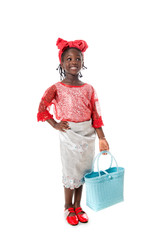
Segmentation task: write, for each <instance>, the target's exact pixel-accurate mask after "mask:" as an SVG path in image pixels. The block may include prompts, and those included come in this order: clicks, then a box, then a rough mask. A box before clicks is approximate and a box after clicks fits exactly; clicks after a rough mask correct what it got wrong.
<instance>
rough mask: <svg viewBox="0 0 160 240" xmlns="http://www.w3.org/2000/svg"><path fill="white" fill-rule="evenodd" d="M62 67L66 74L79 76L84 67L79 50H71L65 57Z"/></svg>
mask: <svg viewBox="0 0 160 240" xmlns="http://www.w3.org/2000/svg"><path fill="white" fill-rule="evenodd" d="M61 66H62V68H63V69H64V70H65V72H66V74H67V73H69V74H71V75H78V73H79V72H80V70H81V68H82V66H83V56H82V53H81V52H80V51H78V50H77V49H72V48H71V49H69V50H68V51H66V53H65V54H64V56H63V60H62V62H61Z"/></svg>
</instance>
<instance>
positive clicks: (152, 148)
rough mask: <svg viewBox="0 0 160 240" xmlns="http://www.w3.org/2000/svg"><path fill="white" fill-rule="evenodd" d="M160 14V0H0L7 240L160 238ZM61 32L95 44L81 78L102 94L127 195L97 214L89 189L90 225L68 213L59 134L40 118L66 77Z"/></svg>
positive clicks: (2, 233)
mask: <svg viewBox="0 0 160 240" xmlns="http://www.w3.org/2000/svg"><path fill="white" fill-rule="evenodd" d="M159 13H160V7H159V1H155V0H152V1H148V0H146V1H143V0H134V1H129V0H128V1H127V0H126V1H125V0H121V1H116V0H112V1H103V0H99V1H87V0H81V1H72V0H67V1H65V0H61V1H47V0H46V1H41V0H39V1H36V0H32V1H31V0H28V1H17V0H15V1H7V0H4V1H3V0H2V1H1V3H0V34H1V37H0V84H1V86H0V98H1V101H0V102H1V118H0V119H1V125H0V127H1V129H0V136H1V158H0V161H1V162H0V164H1V166H0V221H1V223H0V225H1V230H0V238H1V240H6V239H7V240H9V239H17V240H18V239H23V240H25V239H27V240H28V239H34V240H35V239H38V240H41V239H47V240H50V239H53V238H54V239H55V238H57V236H58V238H59V237H62V236H64V237H65V239H75V238H76V239H82V238H83V239H84V238H92V239H97V238H101V239H118V238H121V239H130V240H132V239H144V238H145V237H148V239H151V238H152V239H159V238H160V236H159V223H158V221H159V218H157V217H159V213H160V212H159V201H160V198H159V182H160V180H159V160H160V153H159V142H160V137H159V136H160V127H159V125H160V116H159V105H160V94H159V80H160V69H159V66H160V44H159V43H160V24H159V23H160V14H159ZM58 37H61V38H63V39H66V40H76V39H84V40H86V42H87V43H88V45H89V48H88V50H87V52H86V53H85V65H86V66H87V68H88V69H87V70H85V71H84V72H83V75H84V77H83V81H86V82H87V83H90V84H92V85H93V86H94V87H95V89H96V90H97V93H98V97H99V101H100V105H101V111H102V116H103V121H104V123H105V127H104V132H105V134H106V137H107V140H108V142H109V144H110V151H111V152H112V154H113V155H114V156H115V158H116V160H117V162H118V164H119V166H122V167H124V168H125V185H124V196H125V201H124V202H123V203H119V204H117V205H115V206H113V207H110V208H107V209H105V210H103V211H99V212H98V213H95V212H93V211H92V210H90V209H89V208H88V207H87V206H86V204H85V189H84V193H83V199H82V207H83V208H84V210H86V212H87V213H88V215H89V217H90V221H89V223H88V224H86V225H83V224H79V225H78V226H77V227H72V226H69V225H68V224H67V223H66V222H65V220H64V218H63V210H64V209H63V206H64V196H63V187H62V184H61V162H60V155H59V136H58V132H56V130H54V129H52V128H51V127H50V125H49V124H47V123H41V122H40V123H37V120H36V114H37V109H38V105H39V102H40V99H41V97H42V95H43V93H44V91H45V90H46V89H47V88H48V87H49V86H51V85H52V84H54V83H55V82H57V81H59V74H58V72H57V71H56V68H57V66H58V64H59V62H58V51H57V47H56V40H57V38H58ZM96 152H97V153H98V140H97V145H96ZM105 160H106V159H104V157H103V158H102V165H103V164H104V162H105ZM108 162H109V161H108ZM106 164H107V160H106ZM57 234H58V235H57Z"/></svg>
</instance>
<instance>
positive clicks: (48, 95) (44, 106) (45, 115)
mask: <svg viewBox="0 0 160 240" xmlns="http://www.w3.org/2000/svg"><path fill="white" fill-rule="evenodd" d="M55 96H56V86H55V85H52V86H51V87H49V88H48V89H47V90H46V91H45V93H44V95H43V97H42V99H41V101H40V104H39V108H38V113H37V120H38V121H42V122H44V121H46V120H47V119H51V118H52V119H53V115H51V114H50V112H49V111H50V106H51V105H52V104H53V100H54V98H55Z"/></svg>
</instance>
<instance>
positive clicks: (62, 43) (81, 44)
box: [56, 38, 88, 62]
mask: <svg viewBox="0 0 160 240" xmlns="http://www.w3.org/2000/svg"><path fill="white" fill-rule="evenodd" d="M56 45H57V47H58V49H59V60H60V62H61V55H62V53H63V52H64V50H66V49H67V48H68V47H69V48H71V47H74V48H78V49H79V50H80V51H81V52H85V51H86V50H87V48H88V45H87V43H86V42H85V41H84V40H75V41H70V42H68V41H66V40H63V39H62V38H58V40H57V42H56Z"/></svg>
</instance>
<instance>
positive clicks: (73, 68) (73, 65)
mask: <svg viewBox="0 0 160 240" xmlns="http://www.w3.org/2000/svg"><path fill="white" fill-rule="evenodd" d="M83 64H84V62H83V56H82V53H81V52H80V51H78V50H77V49H72V48H71V49H69V50H68V51H66V53H65V54H64V56H63V59H62V61H61V66H62V68H63V69H64V70H65V73H66V77H65V79H64V80H63V81H62V82H63V83H65V84H67V85H71V86H81V85H83V84H84V83H83V82H82V81H80V80H79V78H78V74H79V72H80V71H81V69H82V67H83ZM47 122H48V123H49V124H50V125H51V126H52V127H54V128H55V129H56V130H59V131H62V132H65V131H67V130H68V129H69V124H68V122H66V121H61V122H59V123H58V122H56V121H55V120H54V119H49V120H47ZM95 130H96V133H97V135H98V138H99V150H100V151H104V150H109V144H108V142H107V140H106V139H105V135H104V132H103V129H102V127H100V128H95ZM82 188H83V187H82V186H80V187H79V188H76V189H74V190H71V189H69V188H65V187H64V194H65V206H64V207H65V209H68V208H70V207H73V208H77V207H80V202H81V196H82ZM73 196H74V202H72V200H73ZM82 213H83V212H80V213H79V214H82ZM73 215H75V213H70V216H73Z"/></svg>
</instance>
